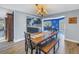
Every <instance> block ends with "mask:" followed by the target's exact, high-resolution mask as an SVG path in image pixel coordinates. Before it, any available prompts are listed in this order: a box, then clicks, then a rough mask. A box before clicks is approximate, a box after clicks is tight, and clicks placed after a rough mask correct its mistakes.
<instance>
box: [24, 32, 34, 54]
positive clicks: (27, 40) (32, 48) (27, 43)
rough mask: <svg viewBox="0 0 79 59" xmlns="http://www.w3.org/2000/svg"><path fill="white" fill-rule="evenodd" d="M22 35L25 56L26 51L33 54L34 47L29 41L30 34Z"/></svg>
mask: <svg viewBox="0 0 79 59" xmlns="http://www.w3.org/2000/svg"><path fill="white" fill-rule="evenodd" d="M24 34H25V51H26V54H28V49H30V50H31V54H33V50H34V49H35V45H34V44H33V43H32V41H31V36H30V33H26V32H24Z"/></svg>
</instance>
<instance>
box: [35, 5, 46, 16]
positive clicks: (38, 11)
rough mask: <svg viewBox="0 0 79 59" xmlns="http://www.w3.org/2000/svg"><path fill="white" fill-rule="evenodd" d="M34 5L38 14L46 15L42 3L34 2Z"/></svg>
mask: <svg viewBox="0 0 79 59" xmlns="http://www.w3.org/2000/svg"><path fill="white" fill-rule="evenodd" d="M35 7H36V13H37V14H38V15H40V16H45V15H47V10H46V8H45V5H44V4H35Z"/></svg>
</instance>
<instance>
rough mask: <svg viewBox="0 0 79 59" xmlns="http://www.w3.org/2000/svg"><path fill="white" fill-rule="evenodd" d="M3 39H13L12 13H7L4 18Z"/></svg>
mask: <svg viewBox="0 0 79 59" xmlns="http://www.w3.org/2000/svg"><path fill="white" fill-rule="evenodd" d="M5 29H6V30H5V39H6V40H7V41H8V42H10V41H13V39H14V13H12V14H11V13H7V17H6V18H5Z"/></svg>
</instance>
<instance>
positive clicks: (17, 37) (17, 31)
mask: <svg viewBox="0 0 79 59" xmlns="http://www.w3.org/2000/svg"><path fill="white" fill-rule="evenodd" d="M28 16H31V17H32V15H28V14H26V13H23V12H20V11H14V42H18V41H21V40H24V31H26V32H27V30H26V29H27V28H26V27H27V25H26V23H27V20H26V19H27V17H28ZM33 17H36V16H33Z"/></svg>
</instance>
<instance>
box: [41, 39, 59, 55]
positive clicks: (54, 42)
mask: <svg viewBox="0 0 79 59" xmlns="http://www.w3.org/2000/svg"><path fill="white" fill-rule="evenodd" d="M57 42H58V41H57V40H53V41H52V42H50V43H49V44H47V45H46V46H43V47H40V50H41V51H43V52H44V53H45V54H47V53H49V51H50V50H51V49H52V48H54V53H55V45H56V43H57Z"/></svg>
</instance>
